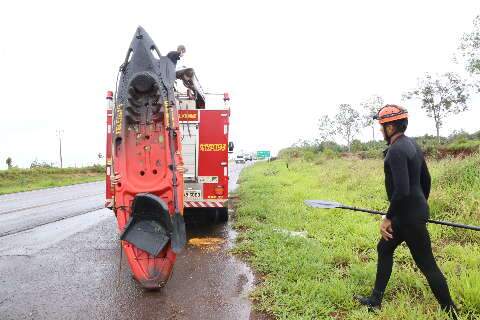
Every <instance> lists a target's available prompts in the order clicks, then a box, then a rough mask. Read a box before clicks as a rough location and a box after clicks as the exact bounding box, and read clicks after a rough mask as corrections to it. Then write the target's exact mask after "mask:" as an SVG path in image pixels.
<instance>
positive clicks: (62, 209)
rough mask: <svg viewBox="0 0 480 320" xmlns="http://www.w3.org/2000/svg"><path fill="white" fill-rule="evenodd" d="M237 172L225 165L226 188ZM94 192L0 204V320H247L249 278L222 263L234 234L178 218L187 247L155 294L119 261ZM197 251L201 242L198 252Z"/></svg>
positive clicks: (81, 188) (25, 196)
mask: <svg viewBox="0 0 480 320" xmlns="http://www.w3.org/2000/svg"><path fill="white" fill-rule="evenodd" d="M242 168H243V166H242V165H232V166H231V170H230V182H231V185H230V188H232V187H234V185H235V182H236V179H237V177H238V174H239V173H240V171H241V169H242ZM103 188H104V184H103V182H101V183H89V184H81V185H76V186H70V187H64V188H53V189H46V190H39V191H32V192H25V193H17V194H12V195H6V196H0V319H249V318H250V317H251V304H250V301H249V300H248V291H249V289H251V286H252V283H253V275H252V272H251V270H250V269H249V268H248V267H247V266H246V265H245V264H244V263H243V262H241V261H239V260H238V259H237V258H235V257H233V256H231V255H230V254H228V249H229V248H231V246H232V240H233V237H234V232H233V231H232V230H231V228H230V226H229V225H228V224H220V225H218V224H217V225H212V223H210V222H209V221H210V220H209V218H210V217H209V216H208V215H205V214H199V215H195V216H194V217H190V218H188V219H187V232H188V237H189V239H190V240H192V241H190V243H191V244H189V245H187V247H186V248H185V250H184V251H183V252H182V253H181V254H180V255H179V256H178V257H177V262H176V264H175V268H174V273H173V276H172V278H171V279H170V281H169V282H168V283H167V285H166V286H165V287H164V288H162V289H161V290H159V291H145V290H144V289H142V288H141V287H140V286H139V285H138V284H137V283H136V282H135V281H134V280H133V279H132V278H131V275H130V272H129V270H128V265H127V263H126V261H123V263H122V266H121V268H120V263H119V262H120V244H119V241H118V234H117V230H116V221H115V218H114V216H113V213H112V212H111V211H110V210H108V209H100V210H98V208H100V207H102V205H103V201H104V198H103ZM205 242H206V243H205Z"/></svg>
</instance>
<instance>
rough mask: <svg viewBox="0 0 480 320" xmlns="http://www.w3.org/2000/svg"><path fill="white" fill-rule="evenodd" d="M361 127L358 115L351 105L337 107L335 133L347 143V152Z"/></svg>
mask: <svg viewBox="0 0 480 320" xmlns="http://www.w3.org/2000/svg"><path fill="white" fill-rule="evenodd" d="M361 125H362V121H361V118H360V113H359V112H358V111H357V110H355V109H354V108H352V106H351V105H349V104H341V105H339V106H338V112H337V114H336V115H335V124H334V128H335V133H336V134H337V135H339V136H341V137H342V138H343V139H345V141H347V147H348V151H349V152H350V148H351V144H352V140H353V137H355V135H356V134H357V133H358V132H359V131H360V128H361Z"/></svg>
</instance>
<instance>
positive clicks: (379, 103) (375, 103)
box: [360, 95, 384, 141]
mask: <svg viewBox="0 0 480 320" xmlns="http://www.w3.org/2000/svg"><path fill="white" fill-rule="evenodd" d="M383 105H384V102H383V98H382V97H380V96H378V95H372V96H370V97H369V98H368V99H366V100H365V101H364V102H362V103H361V104H360V107H361V108H362V110H363V111H364V114H363V121H364V123H363V125H364V126H365V127H372V140H373V141H375V120H373V116H375V115H376V114H377V112H378V110H380V109H381V108H382V107H383Z"/></svg>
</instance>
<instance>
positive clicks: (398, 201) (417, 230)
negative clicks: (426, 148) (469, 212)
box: [375, 135, 455, 311]
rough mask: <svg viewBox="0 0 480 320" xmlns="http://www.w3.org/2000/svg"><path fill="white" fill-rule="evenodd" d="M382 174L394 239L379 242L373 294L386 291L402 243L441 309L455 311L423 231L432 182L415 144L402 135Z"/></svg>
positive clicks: (389, 154) (387, 155)
mask: <svg viewBox="0 0 480 320" xmlns="http://www.w3.org/2000/svg"><path fill="white" fill-rule="evenodd" d="M384 170H385V187H386V190H387V195H388V199H389V201H390V207H389V208H388V213H387V218H388V219H390V220H391V221H392V229H393V234H392V235H393V239H390V240H388V241H386V240H384V239H383V238H382V239H380V241H379V243H378V246H377V250H378V265H377V277H376V280H375V290H376V291H377V292H381V293H383V292H384V291H385V288H386V287H387V283H388V280H389V279H390V275H391V273H392V266H393V253H394V251H395V249H396V248H397V247H398V245H400V244H401V243H402V242H403V241H405V243H406V244H407V246H408V248H409V249H410V253H411V254H412V257H413V259H414V260H415V263H416V265H417V266H418V268H419V269H420V270H421V271H422V273H423V274H424V275H425V277H426V278H427V281H428V284H429V285H430V288H431V289H432V292H433V294H434V295H435V297H436V298H437V301H438V302H439V303H440V305H441V307H442V309H444V310H448V311H449V310H451V309H454V308H455V306H454V304H453V301H452V299H451V297H450V292H449V290H448V285H447V281H446V279H445V277H444V276H443V274H442V272H441V271H440V269H439V268H438V266H437V263H436V262H435V258H434V256H433V253H432V246H431V242H430V236H429V233H428V230H427V227H426V222H427V219H428V217H429V208H428V204H427V199H428V196H429V194H430V183H431V179H430V174H429V172H428V168H427V165H426V163H425V159H424V156H423V152H422V151H421V149H420V147H419V146H418V145H417V144H416V143H415V141H414V140H412V139H411V138H408V137H406V136H404V135H402V136H400V137H399V138H398V139H397V140H396V141H395V142H394V143H393V144H392V145H391V146H390V147H389V148H388V149H387V151H386V153H385V161H384Z"/></svg>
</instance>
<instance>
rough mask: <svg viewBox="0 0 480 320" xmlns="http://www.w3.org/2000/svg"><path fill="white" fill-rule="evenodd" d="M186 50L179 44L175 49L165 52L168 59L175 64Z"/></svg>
mask: <svg viewBox="0 0 480 320" xmlns="http://www.w3.org/2000/svg"><path fill="white" fill-rule="evenodd" d="M186 51H187V50H186V49H185V46H184V45H182V44H181V45H179V46H178V47H177V51H170V52H169V53H168V54H167V58H168V59H170V61H172V62H173V64H174V65H175V66H176V65H177V62H178V60H180V58H181V57H183V55H184V54H185V52H186Z"/></svg>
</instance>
